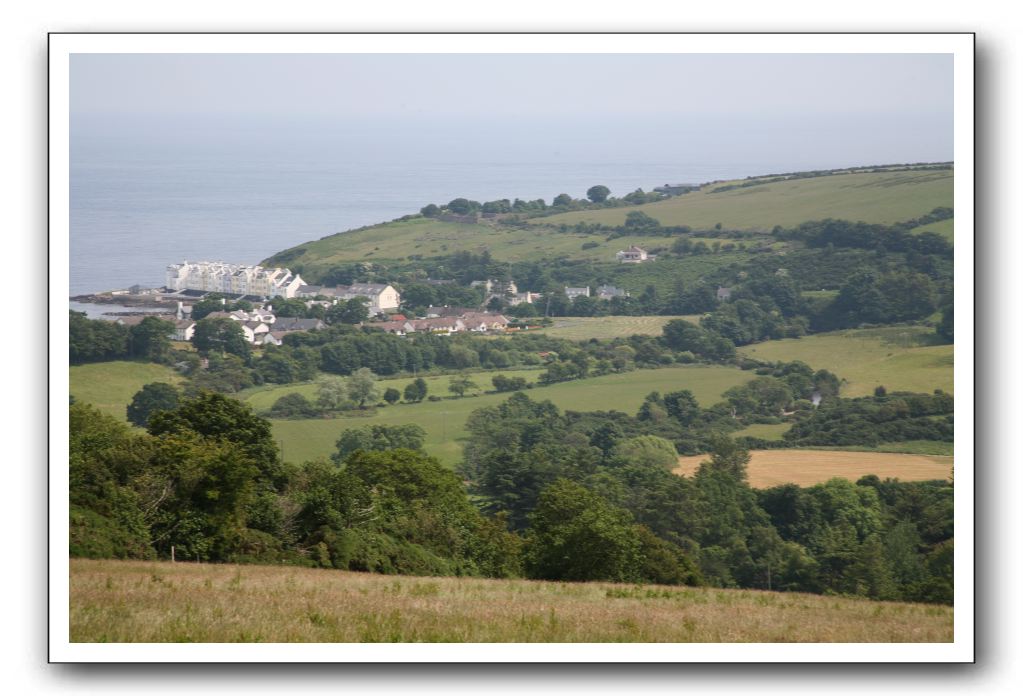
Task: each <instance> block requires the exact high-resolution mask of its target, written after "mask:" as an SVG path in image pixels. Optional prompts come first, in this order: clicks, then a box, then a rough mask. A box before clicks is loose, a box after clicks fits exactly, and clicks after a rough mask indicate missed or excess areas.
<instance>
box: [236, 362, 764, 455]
mask: <svg viewBox="0 0 1023 696" xmlns="http://www.w3.org/2000/svg"><path fill="white" fill-rule="evenodd" d="M494 374H498V373H497V372H491V373H480V374H478V375H474V376H473V379H474V380H475V381H476V382H477V383H478V384H479V385H480V386H481V387H485V388H492V387H491V385H490V378H491V377H492V376H493V375H494ZM507 374H509V375H526V376H528V375H529V373H528V372H521V371H520V372H507ZM752 377H753V374H752V373H751V372H743V371H741V370H738V369H735V368H730V367H706V366H695V365H694V366H686V367H667V368H662V369H658V370H636V371H634V372H625V373H621V374H613V375H604V376H602V377H594V378H592V379H584V380H576V381H573V382H562V383H560V384H554V385H551V386H549V387H538V388H536V389H532V390H530V391H529V392H528V394H529V396H530V398H533V399H536V400H543V399H549V400H550V401H552V402H553V403H554V404H555V405H557V406H558V407H559V408H561V409H570V410H574V411H593V410H612V409H615V410H619V411H626V412H629V413H634V412H635V411H636V410H637V409H638V408H639V406H640V404H642V402H643V397H645V396H646V395H647V394H649V393H650V392H652V391H661V392H666V391H673V390H677V389H689V390H691V391H692V392H693V394H694V395H695V396H696V398H697V400H698V401H699V402H700V404H701V405H703V406H709V405H711V404H713V403H715V402H716V401H718V400H719V399H720V397H721V394H722V393H723V392H725V391H726V390H728V389H730V388H731V387H734V386H737V385H739V384H743V383H744V382H746V381H748V380H749V379H751V378H752ZM434 379H435V380H436V381H435V382H434V383H433V384H431V386H430V390H431V393H434V394H444V393H445V392H443V391H441V390H440V389H435V387H439V385H440V383H443V382H444V381H445V380H447V378H446V377H438V378H434ZM407 381H408V380H407V379H406V380H381V382H380V383H379V384H380V386H381V388H386V387H387V386H391V385H392V384H394V385H395V386H397V387H398V388H402V387H403V386H404V384H405V383H407ZM292 391H300V392H303V393H305V394H306V395H307V396H311V395H312V394H313V393H314V391H315V387H314V386H313V385H308V384H307V385H287V386H282V387H278V388H276V389H272V390H263V391H260V392H258V393H255V394H252V395H250V396H248V397H247V401H248V402H249V403H252V404H253V405H254V406H257V407H258V408H263V407H266V406H267V405H268V404H272V403H273V401H275V400H276V399H277V398H279V397H280V396H282V395H284V394H287V393H288V392H292ZM507 398H508V394H483V395H481V396H476V397H466V398H462V399H444V400H442V401H424V402H422V403H419V404H398V405H395V406H388V407H386V408H380V409H377V410H376V412H375V413H373V414H372V415H368V416H366V417H360V416H347V417H344V418H328V419H324V418H313V419H307V420H275V421H273V433H274V438H275V439H276V440H277V441H278V443H279V444H280V445H281V447H282V448H283V450H284V458H285V459H286V460H287V461H292V462H301V461H306V460H310V459H315V458H316V457H326V456H329V455H330V453H331V452H333V451H334V443H335V442H336V441H337V438H338V436H339V435H340V434H341V431H342V430H344V429H345V428H352V427H357V426H360V425H369V424H378V423H379V424H384V425H404V424H407V423H416V424H418V425H420V426H422V428H423V429H424V430H426V434H427V435H426V443H425V449H426V451H427V452H429V453H430V454H431V455H433V456H435V457H437V458H438V459H440V460H441V461H442V462H444V463H446V464H449V465H453V464H454V463H455V462H457V461H458V460H459V459H460V458H461V454H462V442H461V441H460V440H461V438H464V437H465V436H466V431H465V421H466V419H467V418H468V417H469V414H470V413H471V412H472V411H475V410H476V409H478V408H482V407H484V406H493V405H495V404H498V403H500V402H502V401H504V400H505V399H507Z"/></svg>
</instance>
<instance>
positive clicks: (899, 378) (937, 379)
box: [738, 326, 955, 397]
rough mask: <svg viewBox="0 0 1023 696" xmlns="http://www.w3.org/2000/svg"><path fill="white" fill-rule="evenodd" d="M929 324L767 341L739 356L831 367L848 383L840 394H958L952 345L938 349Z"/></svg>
mask: <svg viewBox="0 0 1023 696" xmlns="http://www.w3.org/2000/svg"><path fill="white" fill-rule="evenodd" d="M934 340H935V337H934V331H933V329H931V328H930V327H926V326H891V327H885V328H880V329H849V330H846V331H835V332H832V333H824V334H816V335H813V336H804V337H803V338H786V339H782V340H778V341H765V342H764V343H754V344H752V345H748V346H743V347H741V348H739V349H738V350H739V353H740V354H742V355H747V356H749V357H751V358H757V359H759V360H767V361H772V362H773V361H791V360H802V361H803V362H805V363H806V364H808V365H810V366H811V367H812V368H814V369H815V370H819V369H822V368H823V369H826V370H830V371H831V372H834V373H835V374H837V375H838V376H839V377H840V378H842V379H843V380H844V381H843V383H842V388H841V395H842V396H846V397H853V396H867V395H869V394H873V393H874V387H877V386H884V387H885V388H886V389H887V390H888V391H889V392H893V391H913V392H924V393H931V392H933V391H934V390H935V389H943V390H944V391H946V392H948V393H950V394H951V393H953V370H952V367H953V364H954V362H953V360H954V352H955V351H954V347H953V346H952V345H948V344H946V345H933V343H934Z"/></svg>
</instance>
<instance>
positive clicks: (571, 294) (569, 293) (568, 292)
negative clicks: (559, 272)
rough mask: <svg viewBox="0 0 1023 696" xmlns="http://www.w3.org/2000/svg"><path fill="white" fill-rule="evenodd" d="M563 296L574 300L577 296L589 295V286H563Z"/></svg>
mask: <svg viewBox="0 0 1023 696" xmlns="http://www.w3.org/2000/svg"><path fill="white" fill-rule="evenodd" d="M565 296H566V297H568V299H570V300H574V299H575V298H577V297H589V296H590V288H589V286H586V287H585V288H565Z"/></svg>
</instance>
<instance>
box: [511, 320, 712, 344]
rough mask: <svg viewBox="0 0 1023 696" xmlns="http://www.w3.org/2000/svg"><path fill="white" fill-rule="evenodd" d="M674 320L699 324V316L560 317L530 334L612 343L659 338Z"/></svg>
mask: <svg viewBox="0 0 1023 696" xmlns="http://www.w3.org/2000/svg"><path fill="white" fill-rule="evenodd" d="M672 319H684V320H685V321H690V322H693V323H694V324H695V323H698V322H699V321H700V315H698V314H690V315H685V316H677V317H672V316H663V317H661V316H643V317H559V318H557V319H555V320H554V324H553V325H551V326H548V327H545V328H541V329H534V330H531V331H530V333H537V332H543V333H545V334H547V335H548V336H554V337H555V338H564V339H567V340H569V341H585V340H588V339H591V338H597V339H611V338H623V337H625V336H633V335H641V336H660V335H661V332H662V331H663V329H664V325H665V324H667V323H668V322H669V321H671V320H672Z"/></svg>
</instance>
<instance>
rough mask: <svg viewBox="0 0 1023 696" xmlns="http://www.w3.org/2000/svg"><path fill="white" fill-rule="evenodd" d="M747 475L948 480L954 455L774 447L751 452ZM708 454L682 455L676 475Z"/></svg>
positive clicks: (775, 480)
mask: <svg viewBox="0 0 1023 696" xmlns="http://www.w3.org/2000/svg"><path fill="white" fill-rule="evenodd" d="M751 454H752V457H753V458H752V459H751V460H750V463H749V467H748V468H747V474H748V476H749V483H750V485H751V486H753V487H754V488H770V487H771V486H780V485H782V484H785V483H794V484H796V485H798V486H812V485H814V484H817V483H823V482H824V481H827V480H829V479H832V478H844V479H849V480H850V481H856V480H857V479H859V478H860V477H861V476H866V475H868V474H876V475H877V476H879V477H880V478H882V479H884V478H898V479H900V480H902V481H931V480H934V479H947V478H949V476H950V475H951V474H952V457H939V456H933V455H922V454H896V453H890V452H849V451H835V450H805V449H771V450H753V451H752V452H751ZM706 459H707V455H698V456H695V457H679V460H678V461H679V464H678V467H677V468H676V469H675V473H676V474H681V475H684V476H691V475H693V474H694V473H696V470H697V469H698V468H699V466H700V462H702V461H704V460H706Z"/></svg>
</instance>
